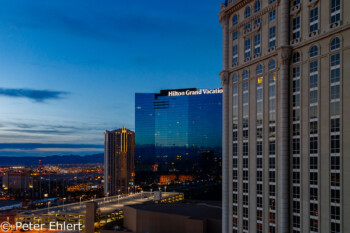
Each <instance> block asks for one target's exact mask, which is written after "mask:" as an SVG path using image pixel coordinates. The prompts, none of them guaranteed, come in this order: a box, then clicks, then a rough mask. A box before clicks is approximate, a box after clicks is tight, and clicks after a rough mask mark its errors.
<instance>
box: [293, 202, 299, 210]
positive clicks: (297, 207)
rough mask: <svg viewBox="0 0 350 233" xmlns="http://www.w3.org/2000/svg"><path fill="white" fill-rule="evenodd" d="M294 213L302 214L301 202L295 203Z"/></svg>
mask: <svg viewBox="0 0 350 233" xmlns="http://www.w3.org/2000/svg"><path fill="white" fill-rule="evenodd" d="M293 212H294V213H300V202H298V201H293Z"/></svg>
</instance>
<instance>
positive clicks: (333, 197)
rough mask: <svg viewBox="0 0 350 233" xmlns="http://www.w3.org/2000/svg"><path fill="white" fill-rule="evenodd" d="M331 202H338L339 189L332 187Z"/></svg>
mask: <svg viewBox="0 0 350 233" xmlns="http://www.w3.org/2000/svg"><path fill="white" fill-rule="evenodd" d="M331 202H332V203H340V190H339V189H332V190H331Z"/></svg>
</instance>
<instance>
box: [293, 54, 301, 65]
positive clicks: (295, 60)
mask: <svg viewBox="0 0 350 233" xmlns="http://www.w3.org/2000/svg"><path fill="white" fill-rule="evenodd" d="M298 62H300V53H299V52H296V53H294V54H293V63H298Z"/></svg>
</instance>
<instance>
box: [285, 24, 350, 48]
mask: <svg viewBox="0 0 350 233" xmlns="http://www.w3.org/2000/svg"><path fill="white" fill-rule="evenodd" d="M348 29H350V24H349V23H347V24H344V25H342V26H340V27H338V28H336V29H332V30H329V31H327V32H324V33H321V34H319V35H318V36H315V37H312V38H311V39H308V40H303V41H302V42H300V43H298V44H297V45H294V46H292V48H293V49H300V48H302V47H304V46H306V45H309V44H312V43H314V42H316V41H319V40H321V39H324V38H327V37H329V36H332V35H334V34H337V33H340V32H342V31H345V30H348Z"/></svg>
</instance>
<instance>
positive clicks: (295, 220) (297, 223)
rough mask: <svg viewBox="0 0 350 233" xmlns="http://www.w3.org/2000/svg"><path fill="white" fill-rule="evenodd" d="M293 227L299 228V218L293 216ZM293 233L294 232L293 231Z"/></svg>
mask: <svg viewBox="0 0 350 233" xmlns="http://www.w3.org/2000/svg"><path fill="white" fill-rule="evenodd" d="M293 227H295V228H300V217H299V216H296V215H293ZM293 233H294V231H293Z"/></svg>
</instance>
